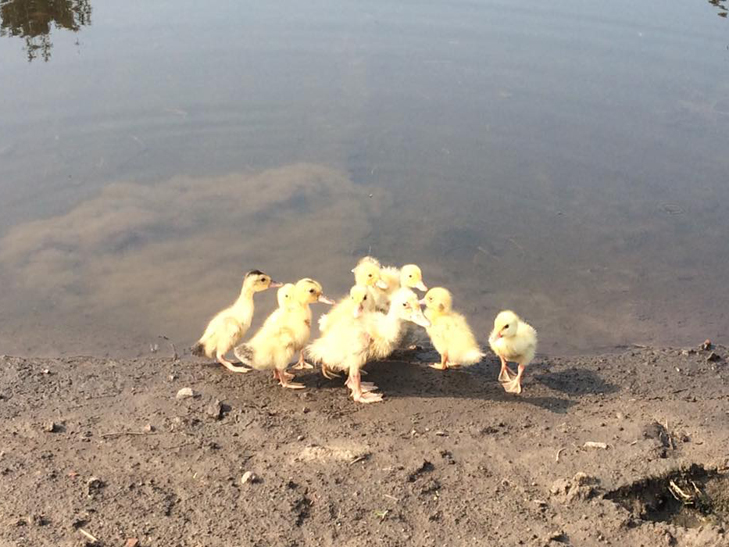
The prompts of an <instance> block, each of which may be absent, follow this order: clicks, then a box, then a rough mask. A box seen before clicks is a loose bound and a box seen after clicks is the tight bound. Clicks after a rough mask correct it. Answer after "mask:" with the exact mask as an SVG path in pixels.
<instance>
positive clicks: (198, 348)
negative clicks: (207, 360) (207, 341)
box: [190, 342, 205, 357]
mask: <svg viewBox="0 0 729 547" xmlns="http://www.w3.org/2000/svg"><path fill="white" fill-rule="evenodd" d="M190 351H191V352H192V354H193V355H196V356H197V357H205V346H203V345H202V342H198V343H197V344H195V345H194V346H192V347H191V348H190Z"/></svg>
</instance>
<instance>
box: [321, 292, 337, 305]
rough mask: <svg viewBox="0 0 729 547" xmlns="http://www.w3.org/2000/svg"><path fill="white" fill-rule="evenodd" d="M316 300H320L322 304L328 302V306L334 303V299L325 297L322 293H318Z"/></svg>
mask: <svg viewBox="0 0 729 547" xmlns="http://www.w3.org/2000/svg"><path fill="white" fill-rule="evenodd" d="M318 301H319V302H321V303H322V304H329V305H330V306H333V305H334V300H332V299H331V298H327V297H326V296H324V295H323V294H320V295H319V299H318Z"/></svg>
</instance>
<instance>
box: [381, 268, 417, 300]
mask: <svg viewBox="0 0 729 547" xmlns="http://www.w3.org/2000/svg"><path fill="white" fill-rule="evenodd" d="M380 276H381V277H382V280H383V281H384V282H385V283H387V293H388V294H390V295H392V294H393V293H394V292H395V291H396V290H397V289H399V288H400V287H406V288H408V289H418V290H419V291H423V292H425V291H427V290H428V287H426V286H425V283H423V272H422V270H421V269H420V267H419V266H416V265H415V264H406V265H405V266H403V267H402V268H401V269H399V270H398V269H397V268H395V267H393V266H385V267H384V268H381V269H380Z"/></svg>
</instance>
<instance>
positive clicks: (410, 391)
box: [297, 359, 577, 414]
mask: <svg viewBox="0 0 729 547" xmlns="http://www.w3.org/2000/svg"><path fill="white" fill-rule="evenodd" d="M428 363H429V362H428V361H423V362H421V361H417V360H413V361H409V362H404V361H380V362H375V363H370V364H368V365H367V368H366V369H365V370H366V371H367V376H366V377H365V378H364V379H365V380H366V381H369V382H374V383H375V384H376V385H377V386H378V387H379V388H380V392H381V393H382V394H383V395H384V396H385V397H386V398H389V399H396V398H406V397H419V398H431V397H432V398H435V397H451V398H456V399H472V400H483V401H493V402H495V403H500V402H504V403H512V404H513V403H517V402H519V403H523V404H529V405H534V406H537V407H539V408H543V409H545V410H548V411H550V412H555V413H558V414H564V413H566V412H567V410H568V409H569V408H570V407H572V406H574V405H575V404H577V401H573V400H570V399H568V398H562V397H555V396H553V395H550V394H548V393H546V392H547V391H548V390H546V389H544V386H543V385H540V384H539V383H536V382H528V383H527V384H526V385H525V389H524V392H523V393H522V394H521V395H518V396H517V395H512V394H510V393H506V392H505V391H504V390H503V389H502V388H501V386H500V385H499V383H498V381H497V380H496V378H497V376H498V366H497V365H496V364H494V363H492V362H490V361H489V360H487V359H486V360H484V361H482V362H481V363H480V364H478V365H475V366H472V367H468V368H464V369H461V370H449V371H446V372H443V371H439V370H434V369H431V368H429V367H428ZM297 376H298V375H297ZM298 381H300V382H303V383H304V384H306V386H307V387H308V388H312V389H313V390H317V389H323V390H327V389H344V387H343V379H342V380H327V379H325V378H323V377H322V376H321V375H319V374H307V375H301V376H299V378H298Z"/></svg>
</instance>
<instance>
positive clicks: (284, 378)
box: [273, 370, 306, 389]
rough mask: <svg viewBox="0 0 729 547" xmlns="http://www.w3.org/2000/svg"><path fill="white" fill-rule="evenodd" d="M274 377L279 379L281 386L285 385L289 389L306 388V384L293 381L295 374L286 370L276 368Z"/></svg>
mask: <svg viewBox="0 0 729 547" xmlns="http://www.w3.org/2000/svg"><path fill="white" fill-rule="evenodd" d="M273 377H274V378H275V379H277V380H278V383H279V385H280V386H281V387H285V388H288V389H305V388H306V386H305V385H304V384H299V383H297V382H292V381H291V380H292V379H293V378H294V375H293V374H289V373H288V372H286V371H285V370H275V371H274V372H273Z"/></svg>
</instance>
